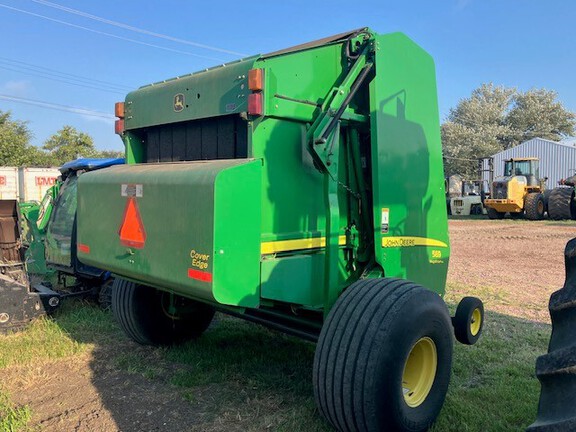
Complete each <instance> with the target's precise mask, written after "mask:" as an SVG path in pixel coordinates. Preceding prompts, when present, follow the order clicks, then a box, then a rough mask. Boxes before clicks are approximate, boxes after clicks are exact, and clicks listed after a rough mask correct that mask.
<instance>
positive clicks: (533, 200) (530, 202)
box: [524, 192, 545, 220]
mask: <svg viewBox="0 0 576 432" xmlns="http://www.w3.org/2000/svg"><path fill="white" fill-rule="evenodd" d="M544 211H545V206H544V196H543V195H542V194H541V193H540V192H531V193H529V194H527V195H526V198H524V212H525V214H526V219H528V220H542V219H544Z"/></svg>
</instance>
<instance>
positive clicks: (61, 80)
mask: <svg viewBox="0 0 576 432" xmlns="http://www.w3.org/2000/svg"><path fill="white" fill-rule="evenodd" d="M0 69H4V70H9V71H13V72H18V73H21V74H25V75H32V76H37V77H40V78H45V79H49V80H51V81H58V82H61V83H64V84H69V85H73V86H78V87H84V88H87V89H92V90H99V91H102V92H106V93H115V94H125V93H126V92H123V91H120V90H113V89H106V88H102V87H97V86H94V85H89V84H82V83H77V82H73V81H68V80H65V79H61V78H57V77H53V76H50V75H43V74H41V73H37V72H35V71H26V70H24V71H23V70H20V69H18V68H13V67H10V66H3V65H2V64H0Z"/></svg>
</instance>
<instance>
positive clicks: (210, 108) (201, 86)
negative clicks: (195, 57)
mask: <svg viewBox="0 0 576 432" xmlns="http://www.w3.org/2000/svg"><path fill="white" fill-rule="evenodd" d="M253 64H254V58H250V59H247V60H242V61H238V62H235V63H230V64H227V65H223V66H219V67H216V68H213V69H209V70H206V71H202V72H198V73H195V74H192V75H186V76H182V77H178V78H174V79H171V80H168V81H164V82H160V83H156V84H151V85H149V86H146V87H142V88H140V89H138V90H136V91H133V92H131V93H129V94H128V96H126V102H125V129H126V130H127V131H129V130H131V129H138V128H142V127H146V126H154V125H159V124H166V123H176V122H182V121H188V120H193V119H199V118H207V117H215V116H221V115H226V114H234V113H240V112H245V111H246V109H247V100H248V94H249V90H248V81H247V76H248V70H250V69H251V68H252V66H253ZM150 101H154V103H150ZM128 159H130V158H128Z"/></svg>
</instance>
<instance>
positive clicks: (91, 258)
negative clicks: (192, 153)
mask: <svg viewBox="0 0 576 432" xmlns="http://www.w3.org/2000/svg"><path fill="white" fill-rule="evenodd" d="M261 166H262V165H261V162H260V161H252V160H222V161H209V162H208V161H207V162H193V163H171V164H142V165H132V166H114V167H110V168H108V169H106V170H100V171H94V172H90V173H86V174H84V175H82V176H81V179H80V182H79V183H80V184H79V202H78V256H79V258H80V259H81V261H82V262H84V263H86V264H89V265H93V266H96V267H100V268H105V269H107V270H110V271H112V272H113V273H117V274H120V275H122V276H123V277H127V278H130V279H133V280H136V281H139V282H142V283H145V284H148V285H152V286H158V287H162V288H163V289H167V290H170V291H174V292H176V293H179V294H181V295H185V296H190V297H194V298H198V299H203V300H207V301H219V302H222V303H224V304H232V305H236V306H251V307H254V306H257V305H258V299H259V291H258V286H259V271H260V270H259V266H260V264H259V260H260V251H259V248H260V232H259V217H260V205H259V200H260V196H259V194H258V192H259V190H260V172H261ZM130 199H133V200H135V201H136V204H137V207H138V211H139V215H140V218H141V221H142V225H143V227H144V231H145V241H144V244H143V245H141V247H137V246H126V245H123V244H122V242H121V239H120V234H119V233H120V228H121V226H122V224H123V221H124V220H125V212H126V209H127V205H128V201H129V200H130ZM102 203H105V204H104V205H103V204H102ZM216 218H217V221H216V222H215V219H216ZM246 220H254V221H255V222H256V224H255V225H254V226H250V227H245V226H244V221H246Z"/></svg>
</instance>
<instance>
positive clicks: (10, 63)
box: [0, 56, 133, 92]
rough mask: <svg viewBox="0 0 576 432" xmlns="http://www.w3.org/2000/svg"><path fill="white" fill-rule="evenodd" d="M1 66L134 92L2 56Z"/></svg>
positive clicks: (127, 88)
mask: <svg viewBox="0 0 576 432" xmlns="http://www.w3.org/2000/svg"><path fill="white" fill-rule="evenodd" d="M0 64H4V65H5V66H9V67H15V68H21V69H24V70H29V71H32V72H38V73H41V74H46V75H51V76H54V77H57V78H62V79H66V80H68V79H69V80H73V81H79V82H81V83H85V84H89V85H98V86H102V87H106V88H109V89H113V90H120V91H123V92H127V91H130V90H133V88H132V87H130V86H127V85H123V84H115V83H112V82H109V81H103V80H99V79H96V78H87V77H83V76H80V75H75V74H71V73H68V72H62V71H59V70H56V69H50V68H47V67H45V66H38V65H34V64H31V63H26V62H23V61H19V60H13V59H9V58H6V57H1V56H0Z"/></svg>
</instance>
